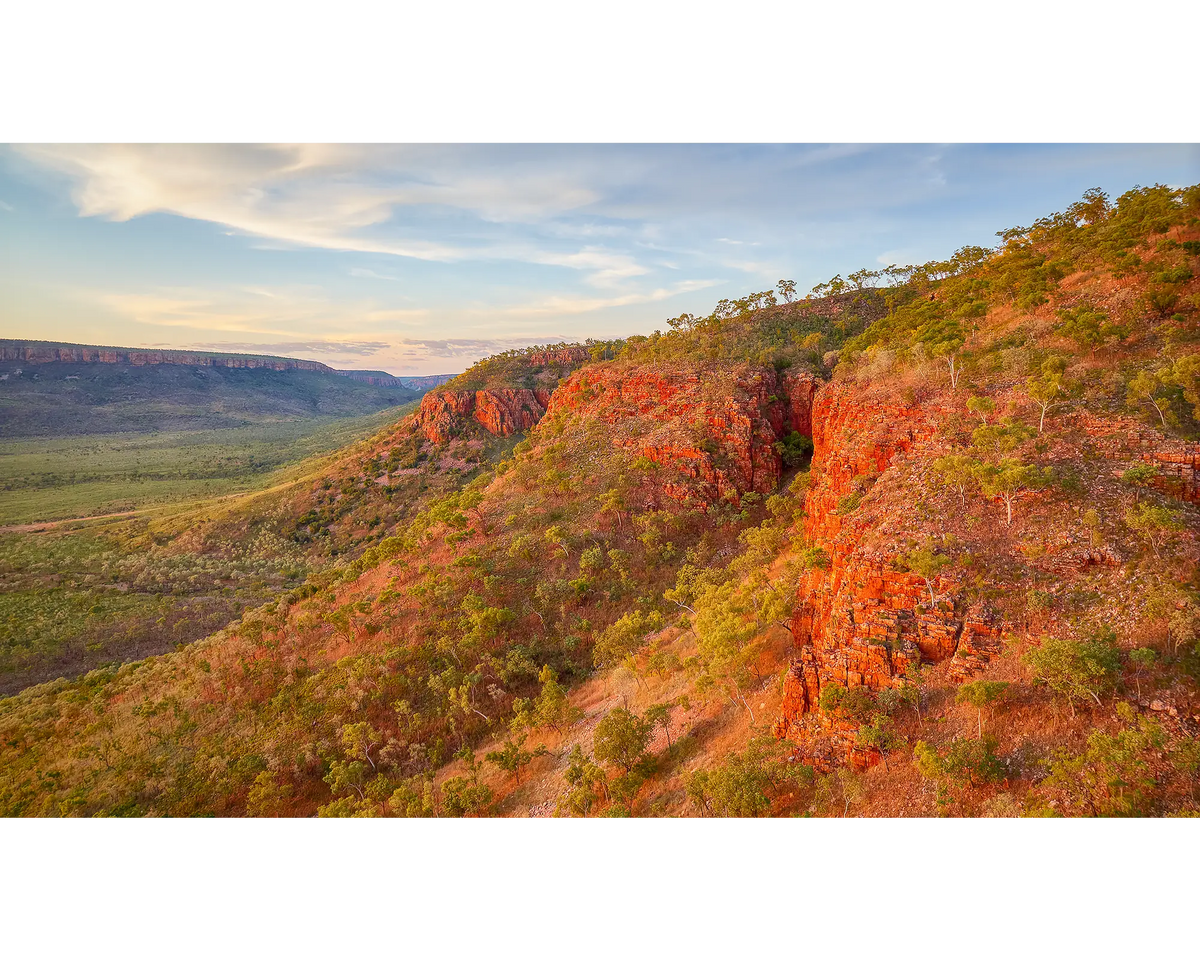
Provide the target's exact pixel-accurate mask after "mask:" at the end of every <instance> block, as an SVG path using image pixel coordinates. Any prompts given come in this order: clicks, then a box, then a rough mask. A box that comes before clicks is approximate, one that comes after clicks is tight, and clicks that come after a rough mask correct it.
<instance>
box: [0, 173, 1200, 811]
mask: <svg viewBox="0 0 1200 960" xmlns="http://www.w3.org/2000/svg"><path fill="white" fill-rule="evenodd" d="M1198 216H1200V188H1196V187H1193V188H1189V189H1188V190H1185V191H1173V190H1169V189H1167V188H1163V187H1154V188H1147V189H1142V188H1138V189H1136V190H1133V191H1130V192H1129V193H1127V194H1125V195H1124V196H1122V197H1121V198H1120V200H1119V202H1118V203H1117V204H1116V205H1115V207H1113V206H1112V205H1110V204H1109V203H1108V202H1107V199H1106V198H1104V197H1103V196H1102V195H1099V194H1098V193H1095V192H1092V193H1089V194H1088V195H1086V196H1085V197H1084V199H1083V200H1082V201H1081V202H1080V203H1078V204H1076V205H1074V206H1073V207H1072V208H1070V210H1068V211H1067V212H1066V213H1065V214H1061V215H1056V216H1054V217H1050V218H1047V219H1045V220H1043V221H1039V222H1038V223H1037V224H1035V225H1034V226H1033V227H1031V228H1017V229H1014V230H1011V231H1007V232H1005V234H1004V235H1003V237H1002V239H1003V243H1002V245H1001V246H1000V247H999V248H997V249H996V250H983V249H970V248H968V249H964V250H962V251H959V253H958V254H956V256H955V257H954V258H952V259H951V260H949V261H947V262H945V263H931V264H926V265H924V266H922V267H919V268H904V269H893V270H889V271H883V272H882V273H884V274H885V276H882V277H881V276H879V275H872V274H871V273H869V272H867V271H859V272H858V273H856V274H851V275H850V282H849V283H847V282H846V281H843V280H842V279H841V278H840V277H836V278H834V280H832V281H831V282H830V283H829V284H824V285H822V286H821V287H820V288H818V290H817V291H815V292H814V293H815V294H816V296H814V297H813V298H811V299H809V300H806V301H803V302H801V303H795V304H793V303H785V304H780V303H776V302H774V297H773V296H771V295H769V294H757V295H754V296H752V297H748V298H745V299H744V300H741V301H733V302H724V301H723V302H722V303H721V304H719V305H718V308H717V310H715V311H714V312H713V314H711V315H710V316H708V317H704V318H697V317H691V316H683V317H679V318H676V319H675V320H673V321H671V327H672V330H671V331H670V332H669V333H667V334H656V335H655V336H654V337H650V338H630V340H628V341H625V342H613V343H604V344H592V345H589V348H588V360H591V361H593V362H591V363H586V364H585V365H582V366H578V368H577V369H574V370H573V371H571V372H568V371H564V373H567V376H566V377H565V380H564V382H562V383H561V384H559V385H557V386H552V385H551V384H549V383H548V382H544V383H539V382H538V377H537V375H536V373H533V372H532V371H531V370H530V369H528V368H529V366H531V365H530V364H528V361H527V359H526V360H524V361H523V360H522V359H521V358H520V357H519V356H516V355H510V356H508V357H507V358H503V359H502V360H501V361H499V362H495V363H493V364H491V365H490V366H489V365H486V364H485V365H481V366H480V367H478V368H476V369H475V370H474V371H469V372H468V374H465V375H464V376H463V377H462V378H460V382H457V383H451V384H448V385H447V387H446V388H444V389H442V390H439V391H436V392H435V393H433V394H430V395H429V396H427V397H426V398H425V400H424V401H423V403H422V407H421V409H420V411H418V413H417V414H415V415H414V416H413V417H412V418H411V419H410V420H408V421H406V423H405V424H403V425H402V426H401V427H399V428H398V429H397V430H396V432H395V434H394V435H393V436H391V437H389V438H387V439H386V440H385V441H383V442H382V443H381V444H380V446H379V450H378V453H377V454H374V457H373V459H369V460H364V459H363V458H362V456H361V455H356V457H355V458H352V459H350V460H347V461H346V466H345V472H344V473H343V474H340V476H342V477H343V481H344V482H347V483H349V484H350V486H351V489H357V487H356V486H355V484H361V483H362V482H363V478H365V477H367V476H368V475H370V474H371V473H372V471H376V470H380V469H381V468H382V465H383V464H384V463H387V462H389V461H390V457H391V454H390V452H389V453H388V454H387V456H386V457H383V455H384V451H385V449H386V450H395V449H399V450H401V451H402V452H401V454H400V456H401V457H404V456H407V455H410V452H415V454H416V456H417V457H420V455H421V454H424V455H425V457H426V459H427V460H430V459H433V458H434V457H436V458H437V459H438V461H439V462H444V461H445V460H446V458H447V457H448V456H449V455H450V451H451V449H452V448H454V445H455V444H459V445H461V446H459V447H457V448H455V449H460V450H461V449H464V448H468V449H469V444H471V443H476V442H478V443H485V442H487V441H485V440H484V435H485V434H486V435H487V436H488V437H492V436H493V434H492V431H493V430H495V431H497V432H499V433H500V434H502V435H508V436H511V437H514V438H515V437H516V436H517V435H518V434H519V432H520V431H522V430H524V431H527V433H526V436H525V438H524V439H522V440H521V441H520V442H519V443H517V444H516V446H515V447H514V448H513V449H512V452H511V456H504V454H503V451H497V452H496V454H495V455H496V456H499V457H502V459H499V461H498V462H496V463H495V466H494V468H486V467H481V468H480V470H479V472H478V473H477V474H476V475H475V477H474V479H472V480H470V481H469V482H467V483H465V484H463V485H461V486H460V487H459V488H458V489H455V490H453V492H449V493H446V494H443V495H439V496H435V497H433V498H432V499H429V500H426V501H425V502H424V503H423V504H422V505H421V507H420V509H419V510H418V511H417V512H416V513H415V515H414V516H412V518H411V520H409V521H408V522H407V523H405V524H402V525H398V526H397V527H395V529H394V532H393V534H392V535H391V536H387V537H385V538H383V539H382V540H380V541H379V542H377V543H376V544H375V545H374V546H371V547H369V548H367V549H366V550H365V552H363V553H361V554H360V555H358V556H357V558H356V559H354V560H353V561H352V562H349V563H346V564H344V565H342V566H341V567H339V568H336V569H333V570H330V571H327V572H326V573H324V574H321V575H318V576H316V577H313V578H310V580H309V582H308V583H306V584H305V585H304V586H303V587H301V588H299V589H296V590H293V591H291V592H290V593H288V594H287V595H285V596H283V597H281V598H280V599H279V600H278V601H277V602H276V603H274V604H270V605H267V606H264V607H262V608H260V609H259V610H258V611H256V612H255V613H254V614H252V615H248V616H247V617H245V618H244V619H243V621H242V622H241V623H240V624H238V625H236V626H232V627H230V628H228V629H226V630H225V631H222V632H220V633H218V634H216V635H214V636H213V637H210V638H208V639H206V640H202V641H199V642H197V643H194V644H192V645H190V646H188V647H187V648H185V649H183V650H181V651H179V652H177V653H172V654H168V655H166V656H163V657H158V658H151V659H149V660H146V661H143V662H141V663H137V664H127V665H125V666H122V667H120V668H119V669H113V670H106V671H97V672H95V673H93V674H90V675H89V676H88V677H86V678H84V679H83V680H81V681H78V682H75V683H63V682H60V683H56V684H49V685H46V686H43V687H40V688H36V689H32V690H28V691H25V692H24V693H22V694H21V695H19V696H17V697H13V698H10V699H8V700H5V701H2V702H0V733H2V736H0V764H2V767H0V809H3V810H4V811H5V812H7V813H10V814H26V815H29V814H42V815H57V814H68V815H70V814H84V815H87V814H97V813H99V814H173V815H179V814H189V813H206V812H210V813H218V814H243V813H249V814H255V815H279V814H307V813H313V812H318V811H319V812H321V813H322V814H325V815H358V816H372V815H401V816H405V815H407V816H414V815H433V814H438V815H463V814H486V813H500V814H504V813H510V814H511V813H516V814H522V813H531V812H532V813H549V812H558V813H561V814H576V815H589V814H596V813H605V814H617V815H622V814H631V813H632V814H634V815H661V814H672V813H689V814H697V813H699V814H716V815H762V814H768V813H775V814H783V813H801V812H805V811H810V812H814V813H817V814H827V815H846V814H851V813H868V814H880V813H885V814H893V815H903V814H911V815H928V814H933V813H939V812H940V813H951V814H962V815H981V814H982V815H1017V814H1045V813H1051V814H1052V813H1061V814H1067V815H1096V814H1177V813H1188V812H1195V811H1196V810H1197V799H1198V798H1197V795H1196V793H1195V788H1196V781H1197V776H1196V774H1197V764H1198V763H1200V750H1198V748H1197V740H1196V732H1197V726H1196V724H1197V714H1200V706H1198V704H1197V690H1196V680H1195V677H1196V674H1197V672H1200V648H1198V647H1197V639H1198V638H1197V633H1198V631H1200V607H1198V605H1197V588H1198V587H1200V582H1198V580H1197V569H1198V561H1200V553H1198V549H1200V548H1198V545H1197V541H1196V533H1197V528H1198V526H1197V519H1198V515H1197V507H1196V501H1197V496H1198V493H1197V481H1196V470H1197V467H1200V444H1198V443H1197V439H1198V436H1200V429H1198V422H1197V409H1196V408H1197V404H1198V403H1200V394H1198V387H1197V379H1196V378H1197V373H1198V371H1200V326H1198V324H1197V322H1196V320H1197V309H1198V307H1200V283H1198V281H1197V280H1196V277H1195V273H1196V271H1197V270H1198V269H1200V259H1198V255H1200V220H1198ZM881 281H882V282H884V283H886V285H884V286H881V288H880V289H878V290H872V289H869V287H870V284H871V283H879V282H881ZM856 288H857V289H856ZM783 289H784V290H785V291H787V290H788V288H787V287H786V285H783ZM582 362H583V358H582V356H581V355H579V354H576V355H575V358H574V359H573V360H572V363H573V364H579V363H582ZM539 391H541V392H539ZM539 408H540V409H539ZM542 411H544V412H542ZM810 449H811V456H812V459H811V468H810V469H808V470H806V469H805V467H806V466H809V464H808V456H809V452H810ZM381 457H383V460H382V461H381V459H380V458H381ZM464 459H465V458H464ZM400 462H401V461H400V460H397V461H396V466H395V467H394V468H392V467H388V468H387V469H386V470H384V471H383V473H382V474H376V476H375V479H378V478H379V477H380V476H385V477H386V478H387V479H386V480H385V483H384V484H381V485H379V486H385V485H390V483H391V481H392V478H393V477H394V475H395V474H396V473H397V472H398V471H403V470H405V469H411V468H407V467H403V466H400V465H399V464H400ZM368 463H369V464H372V465H371V466H369V467H368V466H367V464H368ZM354 464H356V465H357V466H352V465H354ZM356 469H357V470H358V471H359V472H358V473H357V474H356V473H355V472H354V471H355V470H356ZM356 477H357V478H358V479H355V478H356ZM333 486H336V484H334V485H333ZM453 486H454V484H453V483H448V487H451V488H452V487H453ZM331 488H332V487H331ZM417 492H422V491H417ZM423 492H424V493H426V494H428V493H430V491H428V490H426V491H423ZM346 495H347V496H349V494H346ZM406 502H407V503H411V502H412V501H411V500H406ZM336 503H337V498H336V497H335V498H333V501H332V502H331V503H329V504H327V506H330V507H336ZM395 503H396V501H395V499H393V504H395ZM397 508H398V509H399V507H397ZM410 509H411V508H410ZM384 519H385V518H383V517H381V524H382V523H383V522H384ZM351 539H353V536H351ZM359 543H360V545H361V544H362V541H361V540H360V541H359ZM452 758H453V759H452Z"/></svg>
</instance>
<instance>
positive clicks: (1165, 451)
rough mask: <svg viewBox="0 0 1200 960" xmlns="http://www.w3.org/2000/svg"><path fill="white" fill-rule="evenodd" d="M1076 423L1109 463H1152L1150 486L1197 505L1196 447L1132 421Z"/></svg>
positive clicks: (1199, 451)
mask: <svg viewBox="0 0 1200 960" xmlns="http://www.w3.org/2000/svg"><path fill="white" fill-rule="evenodd" d="M1076 423H1077V424H1078V425H1079V426H1080V427H1081V428H1082V429H1083V431H1084V432H1085V433H1086V434H1087V435H1088V436H1089V437H1091V438H1092V442H1093V444H1094V446H1095V449H1096V451H1097V452H1098V453H1099V454H1100V455H1101V456H1103V457H1107V458H1108V459H1110V460H1121V461H1124V462H1126V463H1132V462H1141V463H1152V464H1154V465H1155V466H1156V467H1158V472H1159V474H1160V476H1159V479H1158V480H1157V481H1155V483H1154V486H1156V487H1157V488H1158V489H1160V490H1162V491H1163V492H1164V493H1167V494H1169V495H1171V496H1173V497H1178V498H1179V499H1180V500H1186V501H1190V502H1193V503H1195V502H1200V443H1191V442H1189V441H1186V440H1174V439H1171V438H1169V437H1164V436H1163V435H1162V434H1161V433H1159V432H1158V431H1157V430H1153V429H1151V428H1150V427H1147V426H1145V425H1143V424H1142V423H1141V422H1140V421H1138V420H1135V419H1134V418H1133V417H1103V418H1102V417H1096V416H1092V415H1091V414H1088V413H1081V414H1078V415H1077V417H1076Z"/></svg>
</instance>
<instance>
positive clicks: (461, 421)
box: [415, 389, 550, 443]
mask: <svg viewBox="0 0 1200 960" xmlns="http://www.w3.org/2000/svg"><path fill="white" fill-rule="evenodd" d="M549 399H550V394H549V391H546V390H507V389H503V390H444V391H442V392H440V393H427V394H426V395H425V398H424V399H423V400H422V401H421V408H420V410H418V411H417V413H416V415H415V416H416V426H417V429H419V430H420V431H421V433H422V434H423V435H424V436H425V438H426V439H427V440H429V441H431V442H433V443H447V442H448V441H450V440H451V439H453V438H454V437H457V436H459V435H461V434H462V432H463V428H464V426H465V421H466V420H475V421H476V422H478V423H480V424H481V425H482V426H483V428H484V429H485V430H487V431H488V433H491V434H492V435H494V436H497V437H508V436H512V435H513V434H514V433H519V432H520V431H522V430H528V429H529V428H530V427H532V426H533V425H534V424H535V423H537V422H538V421H539V420H541V419H542V417H543V416H544V415H545V413H546V404H547V403H548V402H549Z"/></svg>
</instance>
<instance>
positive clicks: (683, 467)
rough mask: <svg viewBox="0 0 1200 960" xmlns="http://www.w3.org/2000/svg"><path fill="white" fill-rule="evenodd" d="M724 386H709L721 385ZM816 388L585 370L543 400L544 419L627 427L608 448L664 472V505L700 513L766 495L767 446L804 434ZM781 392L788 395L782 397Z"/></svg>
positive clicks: (775, 474)
mask: <svg viewBox="0 0 1200 960" xmlns="http://www.w3.org/2000/svg"><path fill="white" fill-rule="evenodd" d="M730 378H732V382H720V383H719V382H718V381H722V380H729V379H730ZM819 382H820V381H818V380H817V379H816V378H814V377H811V376H808V375H792V376H791V377H784V378H781V377H780V376H779V375H778V374H777V373H776V372H775V371H774V370H770V369H768V370H758V371H744V372H742V373H739V374H725V375H724V376H721V375H720V374H718V373H717V372H715V371H714V372H713V373H712V374H711V378H710V377H709V376H707V375H704V374H701V373H697V372H688V371H679V370H671V369H662V370H655V369H645V368H640V369H637V370H633V371H629V370H624V369H622V368H620V367H618V366H608V365H604V366H597V367H590V368H585V369H584V370H581V371H579V372H578V373H576V374H575V375H573V376H572V377H571V378H570V379H568V380H567V382H566V383H564V384H563V385H562V386H561V387H560V388H559V389H558V390H556V391H555V392H554V395H553V396H552V397H551V399H550V404H549V412H550V413H553V414H558V413H562V414H576V413H577V414H580V415H583V416H588V417H595V418H597V419H599V420H601V421H603V422H605V423H609V424H619V423H622V422H628V423H629V424H630V426H631V428H632V429H631V430H630V431H629V432H619V433H618V436H617V438H616V439H615V440H614V443H617V444H618V445H620V446H621V447H623V448H625V449H628V450H630V451H632V452H634V453H636V454H637V455H638V456H641V457H645V458H646V459H647V460H649V461H651V462H653V463H656V464H658V465H659V466H661V467H664V468H666V469H667V470H669V471H671V473H672V474H674V475H675V476H674V477H673V478H672V477H670V476H669V475H668V476H667V477H666V478H665V479H663V480H662V481H661V488H662V491H663V493H664V494H665V495H666V496H667V497H669V498H671V499H672V500H675V501H678V502H682V503H688V504H690V505H692V506H696V507H698V508H699V509H707V508H708V507H709V506H710V505H711V504H712V503H713V502H714V501H719V500H721V499H723V498H733V497H737V496H740V495H741V494H743V493H747V492H751V491H753V492H755V493H761V494H770V493H774V492H775V489H776V487H777V486H778V485H779V477H780V471H781V461H780V455H779V453H778V451H777V450H776V449H775V444H776V442H778V441H779V440H780V438H781V437H782V436H784V435H786V434H787V433H790V432H791V431H792V430H793V429H801V432H805V430H804V428H810V425H811V400H812V396H813V394H814V393H815V392H816V387H817V384H818V383H819ZM788 389H790V390H791V391H792V392H791V393H788V392H786V391H787V390H788Z"/></svg>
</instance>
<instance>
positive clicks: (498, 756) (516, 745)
mask: <svg viewBox="0 0 1200 960" xmlns="http://www.w3.org/2000/svg"><path fill="white" fill-rule="evenodd" d="M527 736H528V734H524V733H522V734H520V735H519V736H517V737H515V738H512V739H509V740H505V741H504V748H503V749H502V750H493V751H491V752H490V753H488V754H487V756H485V757H484V759H485V760H487V761H488V762H489V763H494V764H495V765H496V766H497V767H499V768H500V769H501V770H503V771H505V773H511V774H512V775H513V776H515V777H516V778H517V783H520V782H521V769H522V768H523V767H526V766H528V765H529V764H530V763H532V762H533V761H534V760H535V759H537V758H538V757H544V756H545V755H546V754H547V753H549V752H550V751H549V750H548V749H547V748H546V747H545V746H544V745H539V746H538V747H537V748H535V749H533V750H525V749H522V748H523V747H524V746H525V738H526V737H527Z"/></svg>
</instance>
